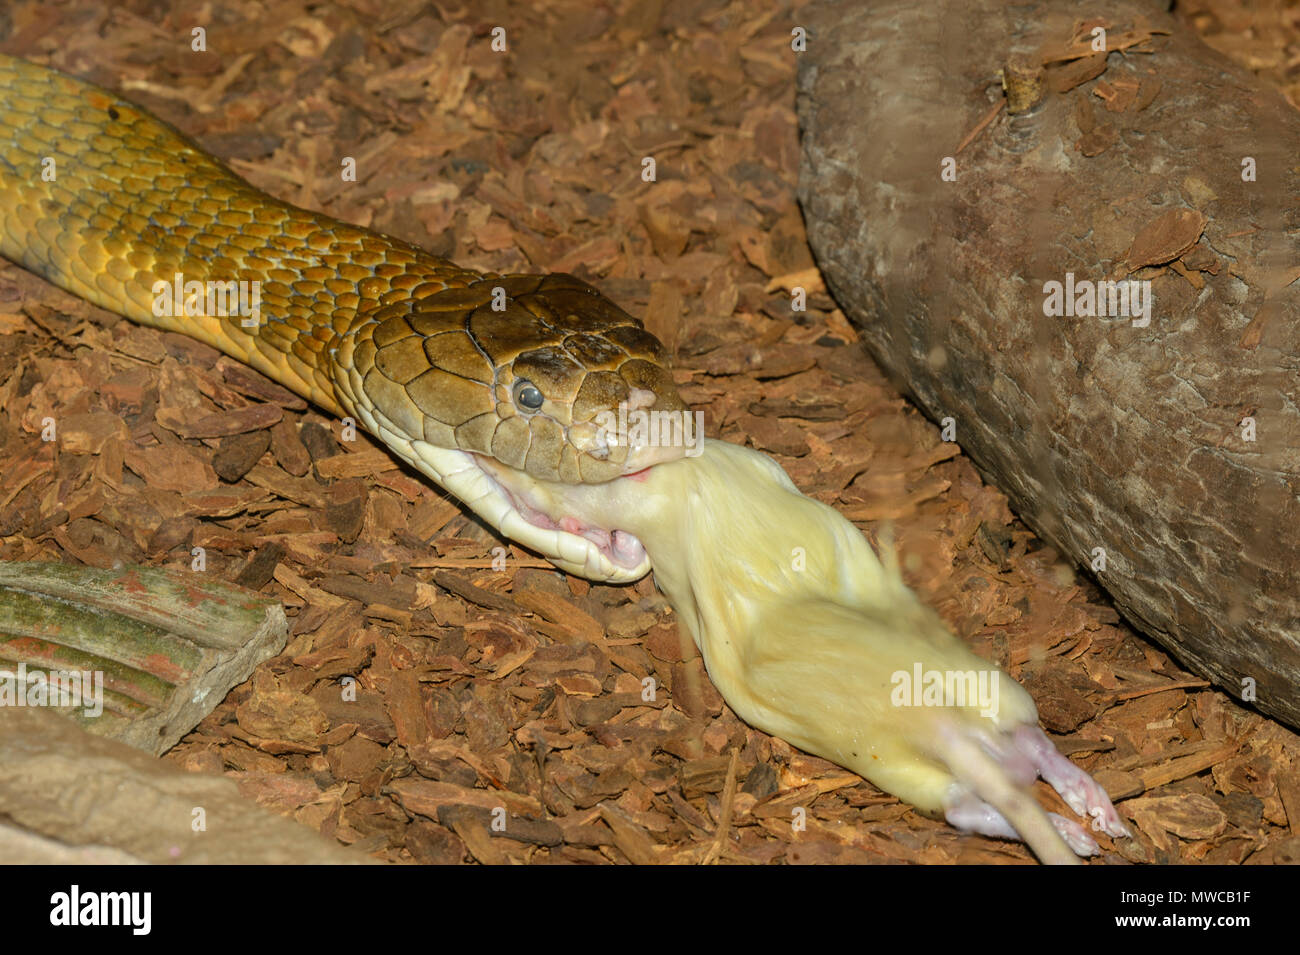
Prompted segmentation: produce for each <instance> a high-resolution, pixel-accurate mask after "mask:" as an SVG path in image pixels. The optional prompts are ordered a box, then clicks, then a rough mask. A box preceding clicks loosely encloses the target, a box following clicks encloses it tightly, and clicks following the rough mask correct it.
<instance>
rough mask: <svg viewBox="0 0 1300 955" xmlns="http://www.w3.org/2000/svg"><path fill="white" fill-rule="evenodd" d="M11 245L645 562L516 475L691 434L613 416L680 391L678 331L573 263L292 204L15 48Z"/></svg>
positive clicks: (7, 125) (4, 140) (125, 308)
mask: <svg viewBox="0 0 1300 955" xmlns="http://www.w3.org/2000/svg"><path fill="white" fill-rule="evenodd" d="M0 255H3V256H5V257H6V258H8V259H10V260H12V261H13V262H15V263H17V264H19V265H21V266H23V267H24V268H26V269H28V270H30V271H31V272H33V273H35V274H37V275H39V276H41V277H42V278H44V279H46V280H47V281H49V282H51V283H52V284H54V285H57V286H59V287H60V288H62V289H64V290H66V291H68V292H71V293H72V294H74V295H77V296H79V297H81V298H83V299H85V300H87V301H89V302H91V303H92V304H94V305H97V306H100V307H101V308H104V309H107V310H109V311H111V312H115V313H117V314H118V315H121V316H123V317H125V318H127V319H130V320H131V321H134V322H137V323H139V324H142V325H146V326H150V327H153V328H158V329H162V330H166V331H171V332H177V333H180V334H183V335H187V336H190V337H191V338H194V339H197V340H199V341H201V342H204V343H205V344H207V345H210V346H212V347H213V348H216V349H218V350H219V351H221V352H223V353H224V354H226V355H228V356H230V357H231V358H233V359H235V360H236V361H239V362H241V363H243V364H246V365H248V366H250V367H252V368H254V369H256V370H257V371H259V372H261V373H262V374H264V375H266V376H267V377H269V378H270V379H272V380H273V381H275V382H277V383H278V384H280V385H282V386H284V387H285V388H287V389H288V390H289V391H291V392H293V393H294V394H297V395H299V396H300V397H302V398H304V399H306V400H308V401H311V402H313V403H314V404H316V405H318V406H319V407H321V408H323V409H325V410H326V411H328V412H330V413H332V414H334V415H336V416H338V417H342V418H345V419H347V418H350V419H352V420H353V421H356V422H360V423H361V425H362V426H363V427H364V428H365V429H366V430H367V431H368V432H370V433H371V434H373V435H374V436H375V437H377V438H378V439H379V440H380V441H381V442H382V443H383V444H384V445H385V446H386V447H387V448H389V449H390V450H391V451H392V452H393V453H394V454H396V455H397V456H398V457H399V458H401V459H403V460H405V461H407V462H409V463H410V464H411V465H412V466H413V467H415V468H416V469H417V470H418V471H420V472H421V473H423V474H424V475H426V476H427V477H429V478H430V479H431V480H432V481H433V482H435V483H436V484H437V485H438V486H439V487H441V488H443V489H445V490H446V491H448V492H449V493H451V494H452V495H454V496H455V497H456V498H458V499H459V500H460V501H462V502H463V503H464V504H465V505H467V506H468V507H469V508H470V509H471V510H473V511H474V512H475V513H476V514H478V515H479V516H480V517H481V518H482V519H483V520H485V521H486V522H487V523H488V524H490V525H491V526H492V527H494V528H496V529H497V530H498V531H500V532H501V533H502V534H503V535H504V536H506V537H507V538H510V539H512V540H515V541H517V542H519V543H521V544H523V545H525V546H527V547H529V548H531V549H533V550H535V551H537V552H539V553H541V554H542V555H543V556H545V557H546V558H548V559H549V560H550V561H551V562H552V563H554V564H555V565H556V566H558V567H560V568H561V569H562V570H566V571H568V572H571V573H575V574H578V575H580V576H584V577H587V578H590V579H593V580H601V581H609V582H627V581H631V580H636V579H638V578H640V577H642V576H644V575H645V574H646V573H647V572H648V571H649V569H650V559H649V557H648V556H647V555H646V552H645V549H644V547H643V546H641V544H640V542H639V541H638V540H637V539H636V538H635V536H633V535H630V534H627V533H625V532H622V531H620V530H618V529H617V528H613V527H597V526H592V525H590V524H589V523H587V522H586V521H584V520H582V519H581V518H579V517H576V516H565V515H559V516H558V517H557V516H556V515H550V514H546V513H542V512H541V511H539V510H537V509H536V508H533V507H531V506H529V505H528V503H527V501H526V500H525V499H524V497H525V496H521V494H520V493H519V491H518V489H519V488H526V487H527V486H528V482H529V481H532V480H542V481H546V482H558V483H560V484H599V483H602V482H608V481H611V480H613V479H615V478H619V477H622V476H628V475H636V474H639V473H643V472H644V471H646V470H647V469H648V468H651V467H653V466H655V465H657V464H660V463H664V462H666V461H671V460H675V459H677V458H680V457H681V456H682V454H683V453H684V452H683V449H682V448H681V447H680V446H674V445H672V444H671V443H651V442H649V441H647V440H645V439H644V434H643V435H642V437H641V438H638V435H637V433H636V431H635V430H634V429H628V428H626V427H623V428H622V429H621V430H620V427H619V426H618V424H616V423H615V422H626V421H628V420H629V415H628V411H629V410H630V411H632V412H637V411H640V412H642V413H644V414H675V413H683V412H684V411H685V408H686V405H685V403H684V402H683V401H682V399H681V397H680V395H679V394H678V392H677V388H676V385H675V383H674V379H673V375H672V369H671V365H670V362H669V356H668V354H667V351H666V349H665V348H664V346H663V344H662V343H661V342H660V341H659V340H658V339H656V338H655V337H654V336H653V335H651V334H650V333H649V332H648V331H646V329H645V327H644V325H643V323H642V322H641V321H639V320H637V319H636V318H634V317H632V316H631V315H629V314H628V313H627V312H625V311H624V310H623V309H621V308H619V307H618V306H617V305H615V304H614V303H613V302H611V301H610V300H609V299H608V298H606V297H605V296H603V295H602V294H601V293H600V292H599V291H598V290H597V289H595V288H594V287H593V286H592V285H590V284H588V283H587V282H584V281H582V280H581V279H579V278H576V277H575V276H572V275H568V274H565V273H551V274H540V275H521V274H506V275H502V274H498V273H495V272H490V271H477V270H474V269H470V268H465V267H462V266H459V265H457V264H455V263H453V262H451V261H449V260H447V259H445V258H441V257H439V256H435V255H433V254H431V253H429V252H427V251H425V250H423V249H421V248H419V247H418V246H416V245H413V244H411V243H409V242H406V241H403V240H402V239H400V238H396V237H394V236H390V235H385V234H382V233H379V232H374V231H371V230H369V229H365V228H361V227H359V226H356V225H351V224H349V223H346V222H342V221H340V220H338V219H334V218H331V217H330V216H327V215H324V214H322V213H319V212H313V211H310V210H307V209H301V208H298V207H296V206H293V205H290V204H289V203H287V202H283V201H280V200H278V199H276V198H274V197H272V196H270V195H268V194H266V193H265V192H263V191H261V190H260V189H257V188H256V187H254V186H253V185H251V184H250V183H248V182H247V181H245V180H244V179H243V178H242V177H240V176H239V175H238V174H237V173H236V172H234V171H233V170H232V169H230V168H229V167H228V166H227V165H226V164H225V163H223V162H221V161H220V160H219V159H217V158H215V157H213V156H212V155H210V154H209V153H208V152H206V151H205V150H204V149H203V148H202V147H201V146H199V145H198V144H197V143H195V142H193V141H192V140H190V139H189V138H188V137H187V136H185V135H184V134H183V133H181V132H180V131H178V130H177V129H175V128H174V127H172V126H171V125H169V124H168V123H166V122H164V121H163V120H160V119H158V118H157V117H155V116H153V115H152V114H150V113H149V112H147V111H146V110H144V109H142V108H140V107H138V106H136V105H134V104H132V103H130V102H128V101H127V100H124V99H122V98H121V97H118V96H116V95H115V94H113V93H111V92H109V91H107V90H104V89H102V88H100V87H97V86H94V85H92V84H90V83H86V82H84V81H81V80H79V79H76V78H74V77H72V76H68V75H66V74H63V73H61V72H59V71H57V70H54V69H50V68H48V67H45V66H40V65H37V64H35V63H32V62H29V61H27V60H23V59H20V58H14V57H8V56H0ZM193 283H197V285H195V284H193ZM213 289H216V290H218V291H219V293H220V294H218V295H213V294H212V290H213ZM236 289H253V290H254V291H255V295H254V296H250V298H251V299H252V300H253V301H254V302H255V303H256V305H255V307H254V308H253V309H241V308H239V307H233V308H232V307H231V305H232V303H235V302H237V298H236V296H235V294H234V290H236ZM164 290H166V291H164ZM173 290H174V292H175V293H177V294H173ZM204 290H207V291H206V292H205V291H204ZM209 305H211V306H213V307H211V308H209ZM620 410H622V412H623V414H622V415H621V416H620V415H619V412H620ZM502 475H508V476H509V480H508V481H506V482H502V481H501V480H499V478H500V477H501V476H502Z"/></svg>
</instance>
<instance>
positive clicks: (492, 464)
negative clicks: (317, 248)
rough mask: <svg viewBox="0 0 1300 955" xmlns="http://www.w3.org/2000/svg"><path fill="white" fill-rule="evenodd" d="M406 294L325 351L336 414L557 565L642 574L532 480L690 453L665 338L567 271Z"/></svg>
mask: <svg viewBox="0 0 1300 955" xmlns="http://www.w3.org/2000/svg"><path fill="white" fill-rule="evenodd" d="M404 291H405V294H404V295H402V296H400V297H399V296H394V299H395V300H392V301H388V302H386V304H383V305H381V306H380V307H379V308H377V309H375V310H373V311H371V312H369V313H367V314H365V315H361V316H358V317H357V318H356V319H355V320H353V321H352V323H351V324H350V326H349V327H348V329H347V330H346V331H345V332H344V333H343V334H341V335H340V336H339V338H338V340H337V343H335V344H334V345H333V346H332V347H333V351H334V355H335V359H336V360H335V362H334V370H333V374H334V382H333V383H334V390H335V393H336V395H337V396H338V399H339V404H340V405H341V406H342V408H343V410H344V412H345V413H348V414H355V415H356V417H357V418H359V419H360V420H361V422H362V423H363V424H364V425H365V426H366V428H367V429H368V430H369V431H371V432H372V433H374V434H377V435H379V436H380V437H381V438H383V439H384V441H385V443H386V444H388V446H389V447H390V448H392V449H393V450H395V451H397V452H398V453H399V454H401V455H402V456H403V457H405V458H406V459H407V460H408V461H410V462H411V463H412V464H414V465H415V466H416V467H418V468H419V469H420V470H421V471H423V472H424V473H426V474H428V475H429V476H430V477H432V478H434V480H436V481H438V482H439V483H440V484H441V485H442V486H443V487H445V488H447V489H448V490H450V491H451V492H452V493H454V494H455V495H456V496H457V497H459V498H460V499H461V500H462V501H464V502H465V503H467V504H468V505H469V506H470V507H472V508H473V509H474V510H475V511H476V512H478V513H479V514H480V515H481V516H483V517H484V518H485V519H487V520H488V521H489V522H491V523H492V524H493V525H494V526H496V527H498V528H500V529H501V530H502V531H503V532H504V533H506V534H507V535H508V536H510V537H512V538H514V539H516V540H518V541H520V542H521V543H524V544H527V545H528V546H530V547H532V548H534V549H535V550H539V551H541V552H542V553H544V554H546V556H547V557H548V558H550V559H551V560H552V561H553V562H555V563H556V564H557V565H559V566H561V567H563V568H564V569H566V570H570V571H572V572H574V573H579V574H582V575H584V576H587V577H591V578H593V579H601V580H634V579H636V578H637V577H640V576H643V575H644V574H645V573H646V572H647V570H648V569H649V562H648V560H647V559H646V558H645V554H644V551H643V550H642V549H641V547H640V545H639V543H636V544H634V543H633V542H632V541H631V540H629V539H628V538H626V537H619V536H617V535H616V534H615V533H614V531H613V530H607V529H601V528H591V527H586V526H585V525H584V526H579V525H578V524H576V523H574V522H570V521H567V520H565V519H564V518H560V519H559V520H555V519H553V518H550V517H548V516H546V515H544V514H542V513H541V512H540V511H539V510H537V509H536V508H532V507H530V506H529V504H528V502H527V497H528V489H529V486H530V482H533V481H542V482H551V483H558V484H561V485H582V484H600V483H603V482H607V481H611V480H613V479H615V478H618V477H621V476H624V475H631V474H636V473H638V472H641V471H644V470H646V469H647V468H649V467H652V466H653V465H656V464H661V463H664V462H667V461H672V460H676V459H678V458H682V457H685V456H686V455H687V454H688V453H689V451H690V449H691V448H692V447H697V446H698V444H699V442H700V441H701V439H702V438H703V435H702V434H700V433H699V427H698V423H697V421H696V420H694V419H692V418H691V417H690V413H689V412H688V410H687V408H686V405H685V403H684V402H683V401H682V400H681V398H680V397H679V396H678V394H677V388H676V386H675V385H674V383H673V379H672V374H671V372H670V371H669V369H668V356H667V352H666V350H665V349H664V347H663V345H661V344H660V343H659V341H658V340H657V339H656V338H655V337H654V336H652V335H650V334H649V333H648V332H646V331H645V329H644V328H643V327H642V326H641V323H640V322H638V321H637V320H636V319H634V318H632V317H631V316H630V315H628V314H627V313H626V312H624V311H623V310H622V309H620V308H618V306H616V305H614V304H613V303H612V302H610V301H609V300H608V299H606V298H605V297H603V296H602V295H601V294H600V293H599V292H597V291H596V290H595V289H594V288H592V287H591V286H590V285H588V284H587V283H585V282H582V281H580V280H579V279H576V278H574V277H573V276H568V275H547V276H494V277H485V278H483V279H480V280H478V281H474V282H471V283H469V284H467V285H462V286H454V285H435V283H433V282H429V283H427V284H426V285H418V284H414V285H412V286H411V287H410V288H409V289H406V290H404Z"/></svg>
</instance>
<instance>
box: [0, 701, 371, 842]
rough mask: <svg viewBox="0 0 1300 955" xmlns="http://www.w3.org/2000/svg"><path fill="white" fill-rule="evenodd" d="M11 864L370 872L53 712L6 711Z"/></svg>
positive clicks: (214, 785)
mask: <svg viewBox="0 0 1300 955" xmlns="http://www.w3.org/2000/svg"><path fill="white" fill-rule="evenodd" d="M0 818H3V819H4V824H3V825H0V858H3V859H4V861H5V862H29V863H43V864H48V863H69V862H72V863H78V864H85V863H111V864H122V863H127V862H148V863H154V864H162V863H193V864H207V865H220V864H231V863H238V864H241V865H275V864H282V863H296V864H299V865H304V864H318V865H319V864H327V863H345V862H351V863H367V862H369V861H370V860H369V859H367V858H366V857H365V856H364V855H362V854H361V853H359V852H355V851H351V850H348V849H345V848H343V847H342V846H339V845H337V844H335V843H332V842H330V841H328V840H326V839H323V838H322V837H321V836H320V835H319V834H318V833H316V832H313V831H312V830H310V829H308V828H307V827H305V826H303V825H300V824H299V823H296V822H294V821H292V820H290V819H282V818H280V817H278V816H276V815H274V814H273V813H270V812H268V811H267V810H265V809H263V808H261V807H260V806H258V805H257V804H255V803H253V802H251V801H249V800H247V799H245V798H244V797H243V796H241V795H240V794H239V790H238V788H237V787H236V786H235V784H234V783H233V782H231V781H230V780H229V779H223V778H221V777H220V776H204V775H199V774H196V773H187V772H185V771H183V770H180V769H177V768H176V767H175V766H172V765H170V764H168V763H165V762H163V761H162V760H160V759H156V758H155V757H153V756H150V755H148V754H147V753H142V752H140V751H139V750H137V749H133V748H132V747H130V746H127V745H126V744H124V743H119V742H117V741H116V740H111V739H104V738H103V737H99V736H92V735H90V734H89V733H87V732H86V731H85V730H83V729H81V728H80V727H79V726H77V724H76V723H74V722H73V721H72V720H69V719H65V718H63V717H61V716H58V715H56V714H55V713H53V712H51V711H49V710H43V709H31V708H26V707H24V708H22V709H18V708H13V707H5V708H0Z"/></svg>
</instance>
